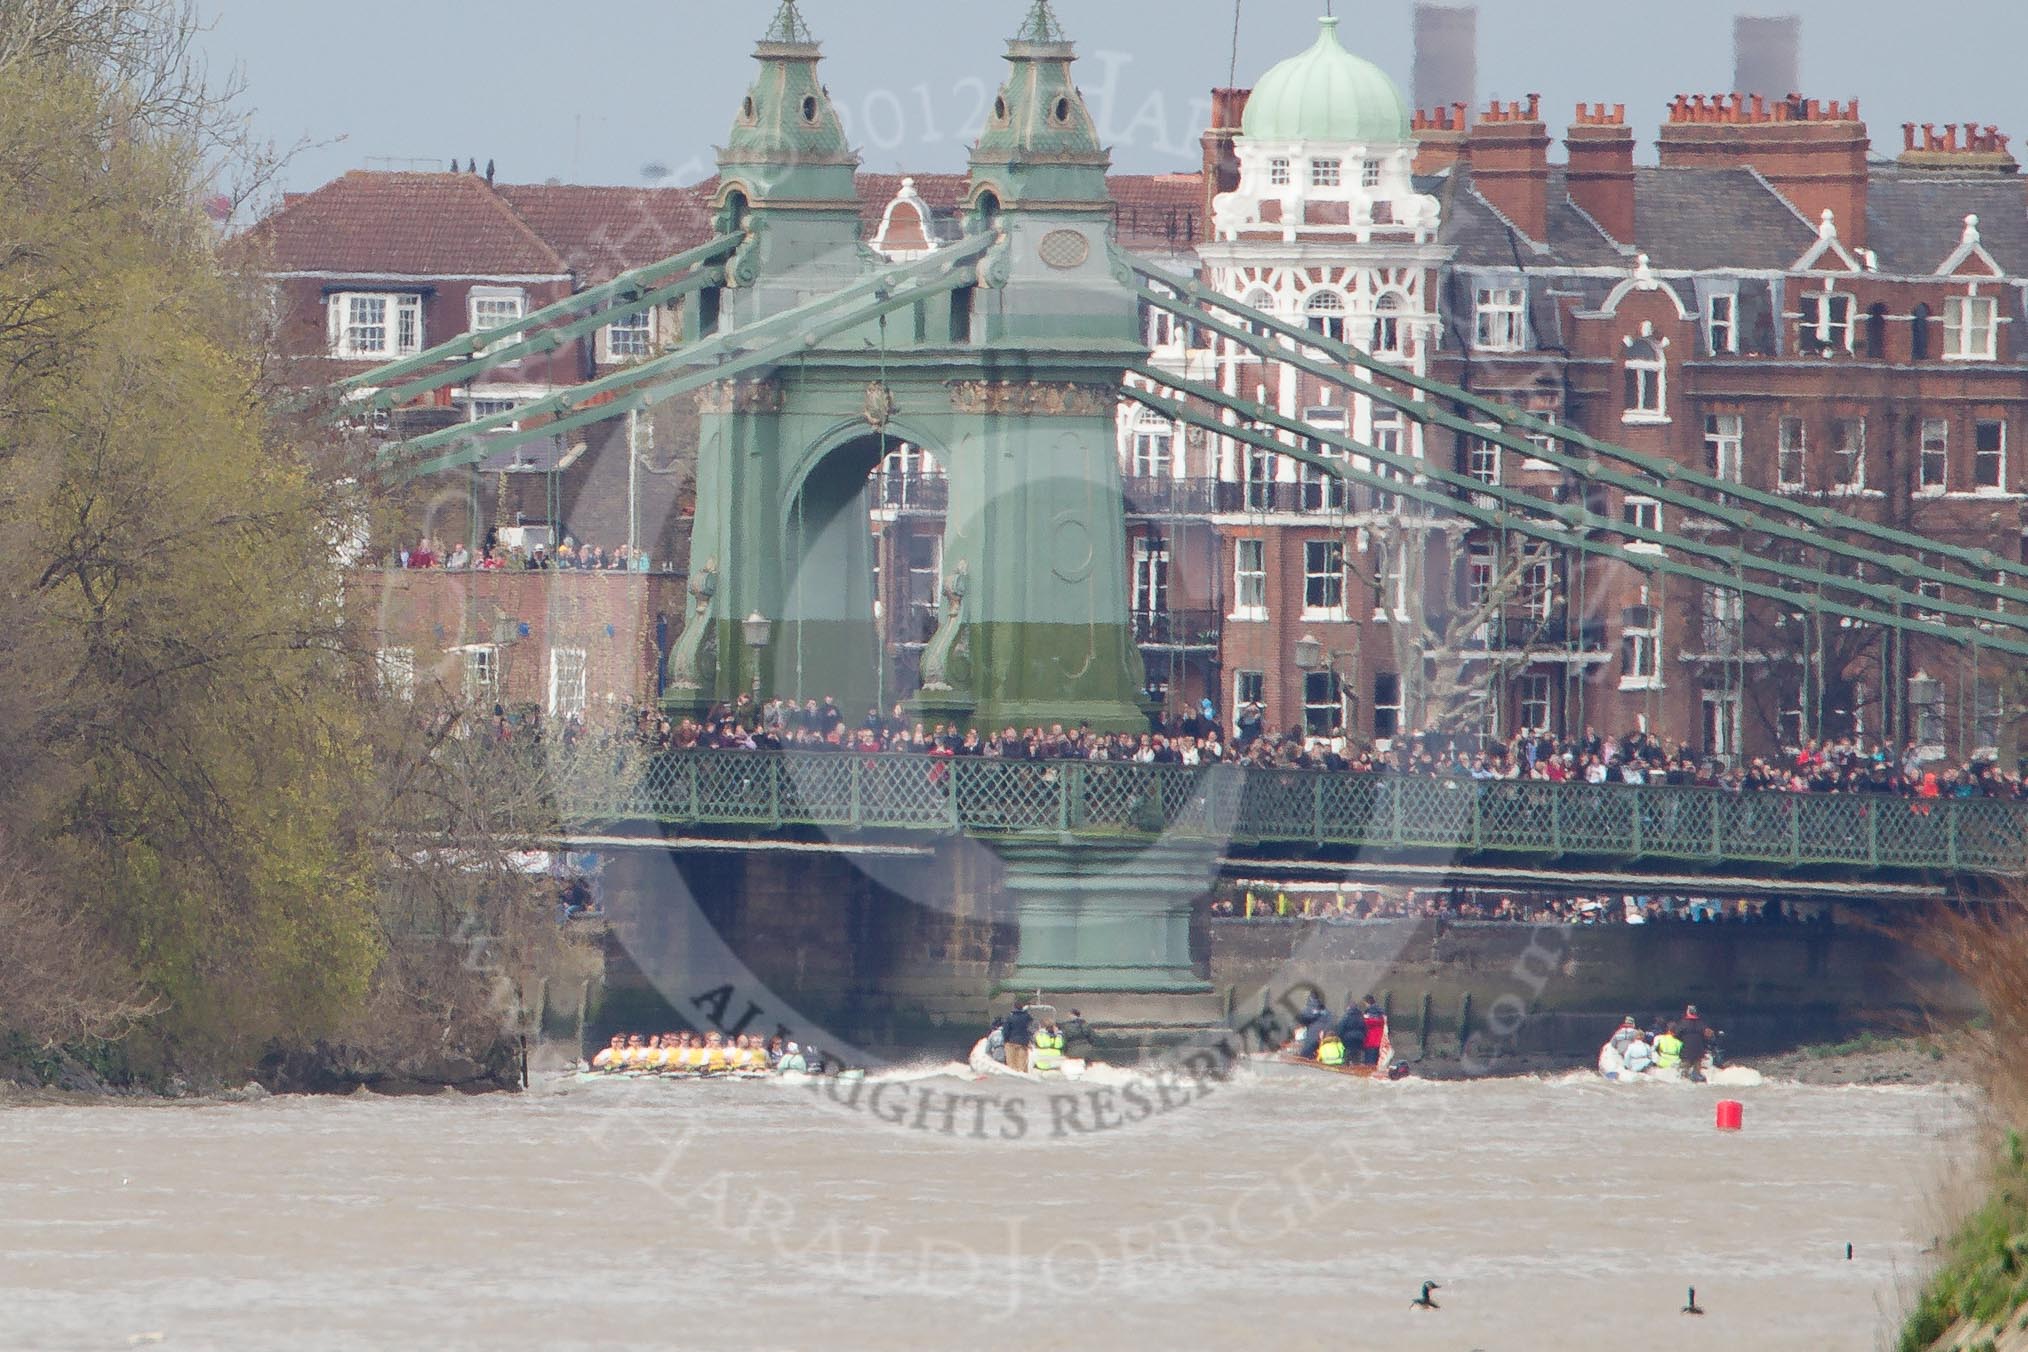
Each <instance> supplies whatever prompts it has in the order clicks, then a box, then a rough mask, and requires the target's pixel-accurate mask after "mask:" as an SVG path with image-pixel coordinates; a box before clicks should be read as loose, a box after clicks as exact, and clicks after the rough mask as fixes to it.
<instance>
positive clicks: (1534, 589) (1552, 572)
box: [1514, 552, 1556, 624]
mask: <svg viewBox="0 0 2028 1352" xmlns="http://www.w3.org/2000/svg"><path fill="white" fill-rule="evenodd" d="M1514 599H1515V601H1516V603H1517V604H1518V605H1519V606H1520V608H1521V613H1522V614H1524V615H1526V616H1527V617H1528V618H1529V619H1531V620H1533V621H1535V622H1536V623H1538V624H1540V623H1544V622H1546V621H1547V620H1548V619H1549V617H1550V616H1551V615H1554V614H1555V613H1556V560H1555V558H1554V557H1552V556H1551V555H1549V554H1546V553H1540V552H1538V553H1537V554H1536V556H1535V557H1534V558H1531V559H1529V560H1528V562H1527V563H1526V564H1524V565H1523V566H1522V569H1521V586H1520V588H1519V589H1518V591H1517V592H1516V593H1515V597H1514Z"/></svg>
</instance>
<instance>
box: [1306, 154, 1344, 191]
mask: <svg viewBox="0 0 2028 1352" xmlns="http://www.w3.org/2000/svg"><path fill="white" fill-rule="evenodd" d="M1344 181H1345V162H1344V161H1343V160H1311V161H1310V186H1311V187H1313V188H1335V187H1338V186H1339V185H1340V184H1342V183H1343V182H1344Z"/></svg>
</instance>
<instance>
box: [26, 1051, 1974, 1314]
mask: <svg viewBox="0 0 2028 1352" xmlns="http://www.w3.org/2000/svg"><path fill="white" fill-rule="evenodd" d="M1293 1074H1294V1075H1296V1076H1297V1077H1298V1078H1289V1079H1267V1078H1258V1079H1256V1078H1247V1079H1244V1080H1241V1081H1235V1082H1233V1083H1230V1084H1226V1085H1222V1086H1218V1087H1216V1089H1215V1091H1214V1092H1212V1093H1210V1094H1208V1095H1206V1096H1203V1097H1201V1098H1197V1099H1194V1100H1190V1099H1187V1098H1186V1096H1187V1094H1188V1090H1187V1089H1179V1088H1177V1087H1175V1086H1170V1087H1168V1091H1167V1092H1166V1093H1164V1090H1163V1087H1162V1086H1159V1085H1129V1084H1127V1083H1124V1082H1116V1083H1112V1084H1105V1085H1096V1086H1094V1085H1091V1084H1086V1085H1084V1086H1079V1087H1076V1089H1075V1092H1073V1091H1072V1090H1071V1089H1058V1090H1056V1091H1055V1092H1054V1093H1051V1094H1046V1093H1043V1092H1041V1091H1039V1090H1033V1091H1031V1089H1030V1087H1028V1086H1022V1087H1019V1088H1018V1089H1016V1090H1013V1091H1010V1090H1009V1089H1007V1088H1006V1087H1005V1086H1004V1085H1000V1084H994V1083H990V1082H989V1083H983V1084H972V1083H969V1082H967V1081H965V1080H963V1079H960V1078H958V1077H957V1076H955V1075H950V1074H939V1073H933V1070H932V1068H928V1067H925V1068H923V1069H922V1070H921V1071H918V1072H915V1073H913V1074H910V1073H895V1074H893V1075H892V1076H891V1077H890V1078H888V1079H885V1080H879V1081H875V1082H869V1083H867V1084H865V1085H863V1086H861V1087H860V1088H859V1089H858V1090H857V1091H856V1093H846V1092H839V1093H837V1094H836V1095H835V1096H833V1095H831V1094H829V1093H827V1092H825V1091H821V1090H814V1089H809V1088H792V1087H788V1086H783V1085H776V1084H693V1085H676V1084H652V1083H651V1084H623V1083H602V1084H579V1083H577V1082H575V1081H573V1080H568V1079H556V1080H552V1081H550V1082H548V1083H546V1084H541V1085H538V1087H537V1089H536V1091H535V1092H532V1093H530V1094H527V1095H524V1096H521V1097H506V1096H494V1097H490V1098H482V1099H462V1098H453V1097H443V1098H428V1099H378V1098H370V1097H365V1096H357V1097H353V1098H349V1099H273V1100H266V1101H261V1102H255V1103H245V1104H207V1105H201V1106H200V1105H182V1104H171V1105H144V1106H135V1105H124V1104H95V1105H87V1106H68V1105H66V1106H31V1107H13V1108H4V1109H0V1348H5V1349H45V1348H49V1349H57V1348H60V1349H71V1348H127V1347H133V1346H161V1347H165V1348H198V1349H261V1350H262V1352H267V1350H269V1349H279V1348H488V1349H499V1348H572V1347H582V1348H593V1347H596V1348H655V1349H664V1348H671V1347H698V1348H712V1349H718V1350H723V1349H744V1348H767V1349H778V1348H779V1349H805V1348H807V1349H826V1348H841V1347H843V1348H861V1347H864V1348H882V1349H891V1348H923V1349H939V1350H941V1349H947V1348H961V1347H962V1348H1003V1347H1004V1348H1020V1349H1023V1352H1041V1350H1044V1349H1065V1350H1066V1352H1068V1350H1069V1349H1080V1350H1082V1349H1139V1348H1151V1349H1155V1348H1160V1349H1172V1348H1218V1349H1223V1348H1264V1347H1279V1346H1287V1347H1292V1348H1301V1349H1318V1350H1321V1349H1331V1350H1332V1352H1339V1350H1340V1349H1346V1348H1354V1349H1364V1348H1374V1349H1396V1348H1445V1349H1457V1350H1458V1352H1468V1350H1469V1349H1473V1348H1480V1349H1485V1350H1486V1352H1496V1350H1497V1352H1507V1350H1508V1349H1530V1348H1553V1349H1558V1350H1559V1352H1578V1350H1579V1349H1591V1348H1598V1349H1616V1350H1617V1349H1629V1348H1638V1349H1669V1350H1673V1349H1699V1348H1718V1349H1725V1352H1773V1350H1775V1349H1786V1348H1795V1349H1810V1350H1811V1352H1820V1350H1821V1349H1871V1348H1876V1347H1882V1346H1886V1345H1887V1343H1888V1339H1889V1337H1890V1334H1891V1330H1892V1329H1893V1327H1894V1325H1895V1323H1896V1320H1897V1317H1898V1315H1899V1313H1900V1311H1901V1310H1902V1309H1903V1308H1904V1305H1905V1302H1906V1298H1907V1293H1908V1291H1909V1290H1910V1289H1911V1288H1912V1285H1913V1283H1914V1282H1915V1280H1916V1279H1917V1277H1918V1276H1919V1274H1920V1272H1921V1271H1922V1264H1923V1262H1924V1261H1925V1260H1924V1259H1923V1258H1922V1257H1921V1256H1920V1254H1919V1250H1920V1248H1921V1246H1922V1245H1923V1244H1925V1243H1927V1242H1928V1240H1929V1237H1930V1231H1931V1230H1932V1229H1934V1228H1935V1222H1934V1221H1933V1220H1932V1219H1931V1217H1932V1215H1933V1208H1932V1207H1931V1205H1930V1199H1931V1198H1932V1197H1933V1196H1934V1194H1935V1192H1936V1190H1937V1188H1938V1187H1939V1186H1940V1184H1941V1180H1942V1179H1943V1178H1944V1177H1945V1175H1946V1173H1947V1166H1948V1163H1949V1161H1950V1159H1952V1158H1953V1157H1955V1156H1958V1155H1960V1154H1963V1153H1965V1152H1966V1151H1967V1150H1968V1149H1969V1147H1968V1145H1967V1144H1966V1142H1965V1135H1966V1133H1967V1131H1968V1122H1969V1120H1970V1114H1971V1111H1972V1109H1971V1105H1970V1101H1969V1100H1968V1099H1967V1098H1965V1097H1964V1096H1962V1095H1960V1094H1958V1093H1955V1092H1953V1091H1950V1090H1946V1089H1860V1088H1851V1089H1823V1088H1803V1087H1798V1086H1785V1085H1777V1084H1770V1085H1765V1086H1762V1087H1759V1088H1755V1089H1745V1090H1736V1091H1730V1092H1731V1093H1732V1095H1733V1096H1734V1097H1737V1098H1739V1099H1740V1100H1741V1101H1743V1102H1744V1104H1745V1121H1746V1129H1745V1131H1743V1132H1741V1133H1738V1134H1726V1133H1720V1132H1717V1131H1715V1130H1714V1129H1713V1126H1712V1119H1713V1105H1714V1103H1715V1101H1716V1099H1717V1098H1718V1097H1719V1094H1718V1093H1717V1092H1716V1091H1713V1090H1711V1089H1708V1088H1704V1087H1694V1086H1681V1085H1674V1086H1670V1085H1656V1086H1634V1087H1626V1088H1620V1087H1614V1086H1610V1085H1606V1084H1604V1083H1603V1082H1599V1081H1596V1080H1592V1079H1586V1078H1583V1077H1575V1076H1573V1077H1566V1078H1564V1079H1561V1080H1509V1081H1497V1082H1483V1083H1457V1084H1437V1083H1426V1082H1418V1081H1409V1082H1404V1083H1400V1084H1385V1083H1382V1084H1370V1083H1365V1082H1360V1081H1348V1080H1342V1079H1338V1078H1337V1077H1327V1076H1323V1075H1315V1074H1313V1073H1309V1072H1293ZM1303 1076H1308V1078H1302V1077H1303ZM876 1091H877V1092H876ZM1052 1100H1054V1101H1052ZM1848 1243H1850V1244H1851V1245H1852V1246H1853V1255H1854V1256H1853V1257H1852V1259H1851V1260H1850V1261H1848V1260H1847V1259H1846V1257H1845V1246H1846V1244H1848ZM1425 1280H1429V1281H1435V1282H1438V1283H1440V1289H1439V1290H1438V1292H1437V1293H1436V1299H1437V1301H1438V1303H1439V1305H1440V1306H1441V1308H1440V1309H1438V1310H1435V1311H1427V1310H1419V1309H1411V1308H1410V1305H1409V1302H1410V1300H1411V1299H1412V1298H1413V1297H1414V1296H1415V1294H1416V1292H1417V1290H1418V1288H1419V1286H1420V1284H1421V1283H1422V1282H1423V1281H1425ZM1692 1285H1694V1286H1695V1287H1696V1288H1697V1301H1698V1304H1699V1305H1700V1306H1702V1307H1703V1308H1704V1309H1705V1310H1706V1311H1707V1313H1706V1314H1704V1315H1703V1316H1701V1317H1694V1316H1686V1315H1683V1314H1681V1313H1679V1310H1680V1307H1681V1306H1682V1305H1683V1303H1684V1294H1685V1288H1686V1287H1689V1286H1692Z"/></svg>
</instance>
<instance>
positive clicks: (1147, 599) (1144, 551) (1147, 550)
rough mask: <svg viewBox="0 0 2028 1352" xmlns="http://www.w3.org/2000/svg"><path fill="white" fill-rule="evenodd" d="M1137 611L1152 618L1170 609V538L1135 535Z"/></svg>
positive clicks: (1138, 613) (1165, 613)
mask: <svg viewBox="0 0 2028 1352" xmlns="http://www.w3.org/2000/svg"><path fill="white" fill-rule="evenodd" d="M1133 606H1134V614H1136V615H1139V616H1142V617H1143V618H1147V619H1153V618H1155V617H1156V616H1160V615H1167V614H1168V613H1169V542H1168V541H1167V540H1164V539H1161V538H1158V537H1155V536H1149V535H1137V536H1135V537H1134V589H1133Z"/></svg>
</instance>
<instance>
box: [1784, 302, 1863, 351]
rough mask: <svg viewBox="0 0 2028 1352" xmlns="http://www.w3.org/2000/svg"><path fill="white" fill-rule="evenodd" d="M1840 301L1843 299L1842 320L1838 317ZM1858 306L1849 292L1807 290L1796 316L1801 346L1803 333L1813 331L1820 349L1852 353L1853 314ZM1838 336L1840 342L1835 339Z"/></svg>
mask: <svg viewBox="0 0 2028 1352" xmlns="http://www.w3.org/2000/svg"><path fill="white" fill-rule="evenodd" d="M1839 302H1843V308H1844V318H1843V319H1842V320H1840V319H1838V318H1837V317H1836V314H1837V311H1838V309H1839ZM1857 305H1858V302H1857V301H1855V300H1854V299H1853V298H1852V296H1851V293H1849V292H1845V291H1805V292H1804V293H1803V294H1802V296H1801V298H1800V300H1799V302H1798V306H1799V310H1798V314H1797V316H1796V318H1797V327H1796V332H1797V337H1798V340H1799V341H1798V348H1800V347H1801V343H1800V338H1801V335H1802V334H1804V333H1806V332H1813V333H1814V334H1815V336H1816V340H1817V346H1818V348H1819V349H1829V350H1830V351H1832V352H1843V353H1845V354H1846V355H1848V356H1849V355H1850V354H1851V351H1852V328H1853V325H1852V315H1853V313H1854V311H1855V310H1856V308H1857ZM1813 310H1814V311H1815V312H1816V313H1815V315H1814V317H1813V316H1812V315H1811V313H1810V311H1813ZM1834 335H1838V338H1837V340H1836V341H1834V340H1833V337H1834Z"/></svg>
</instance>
